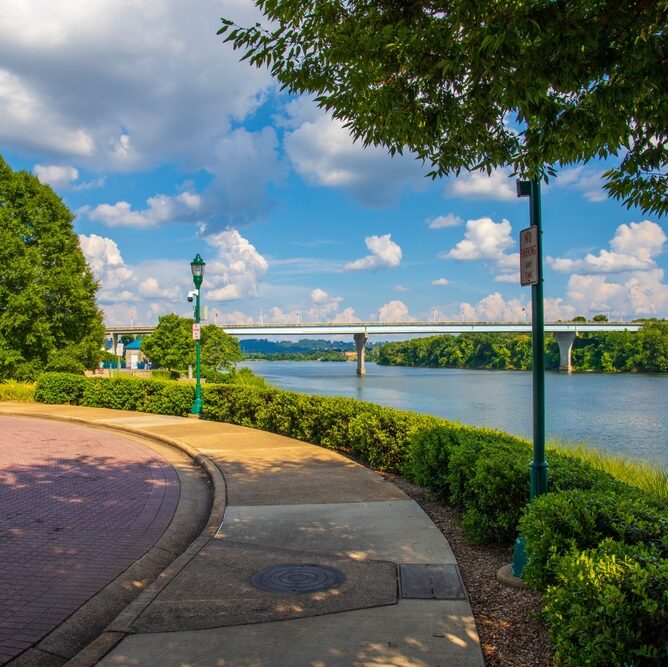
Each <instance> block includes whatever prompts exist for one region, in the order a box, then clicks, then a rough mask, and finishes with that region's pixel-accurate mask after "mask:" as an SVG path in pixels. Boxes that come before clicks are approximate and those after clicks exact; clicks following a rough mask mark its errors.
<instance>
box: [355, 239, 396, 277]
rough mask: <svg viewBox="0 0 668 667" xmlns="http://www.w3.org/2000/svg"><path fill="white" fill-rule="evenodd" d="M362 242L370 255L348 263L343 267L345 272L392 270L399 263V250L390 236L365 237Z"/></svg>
mask: <svg viewBox="0 0 668 667" xmlns="http://www.w3.org/2000/svg"><path fill="white" fill-rule="evenodd" d="M364 242H365V243H366V247H367V248H368V249H369V250H370V251H371V255H367V256H366V257H361V258H360V259H356V260H355V261H354V262H348V264H346V265H345V269H346V270H347V271H361V270H363V269H386V268H394V267H397V266H399V264H400V263H401V248H400V247H399V245H398V244H397V243H395V242H394V241H393V240H392V235H391V234H384V235H383V236H367V237H366V239H364Z"/></svg>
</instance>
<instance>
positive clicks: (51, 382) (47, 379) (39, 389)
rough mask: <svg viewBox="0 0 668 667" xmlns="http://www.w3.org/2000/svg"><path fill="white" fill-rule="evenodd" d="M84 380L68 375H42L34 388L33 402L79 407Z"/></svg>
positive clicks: (82, 377) (80, 376) (81, 377)
mask: <svg viewBox="0 0 668 667" xmlns="http://www.w3.org/2000/svg"><path fill="white" fill-rule="evenodd" d="M85 385H86V378H85V377H84V376H83V375H71V374H70V373H42V374H41V375H40V376H39V378H38V379H37V384H36V386H35V400H36V401H39V402H41V403H66V404H70V405H80V403H81V398H82V396H83V393H84V388H85Z"/></svg>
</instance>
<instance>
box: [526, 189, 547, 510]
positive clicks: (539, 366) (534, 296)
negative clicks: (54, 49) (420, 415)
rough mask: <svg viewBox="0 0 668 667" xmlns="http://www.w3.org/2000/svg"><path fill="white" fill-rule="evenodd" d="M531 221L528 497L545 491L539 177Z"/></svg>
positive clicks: (531, 200)
mask: <svg viewBox="0 0 668 667" xmlns="http://www.w3.org/2000/svg"><path fill="white" fill-rule="evenodd" d="M529 205H530V207H531V209H530V221H531V224H532V225H535V226H536V231H537V232H538V257H537V264H538V266H537V268H538V282H537V283H536V284H535V285H532V286H531V311H532V320H533V321H532V327H531V328H532V352H533V461H532V462H531V469H530V470H531V475H530V477H531V498H535V497H536V496H540V495H542V494H543V493H547V461H546V460H545V316H544V310H543V249H542V245H543V229H542V221H541V211H540V180H539V179H538V178H534V179H532V181H531V196H530V200H529Z"/></svg>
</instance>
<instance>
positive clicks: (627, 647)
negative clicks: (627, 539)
mask: <svg viewBox="0 0 668 667" xmlns="http://www.w3.org/2000/svg"><path fill="white" fill-rule="evenodd" d="M556 581H557V585H556V586H551V587H550V588H548V590H547V592H546V593H545V595H544V597H543V600H544V603H545V609H544V617H545V620H546V622H547V624H548V629H549V635H550V640H551V642H552V644H553V646H554V647H555V662H556V663H557V664H559V665H563V666H564V667H582V666H583V665H591V666H592V667H593V666H594V665H610V666H611V667H627V666H632V665H634V666H635V665H638V666H639V665H657V667H658V665H661V664H664V665H665V664H666V661H668V630H667V628H668V625H667V624H666V618H667V617H668V560H666V557H665V554H661V553H659V552H658V551H657V550H656V549H651V548H647V547H645V546H642V545H634V546H630V545H627V544H624V543H621V542H616V541H612V540H606V541H604V542H603V543H602V544H601V545H599V546H598V547H596V548H594V549H589V550H585V551H583V552H578V551H573V552H571V553H569V554H567V555H566V556H564V557H563V558H562V559H561V560H560V561H559V564H558V567H557V570H556Z"/></svg>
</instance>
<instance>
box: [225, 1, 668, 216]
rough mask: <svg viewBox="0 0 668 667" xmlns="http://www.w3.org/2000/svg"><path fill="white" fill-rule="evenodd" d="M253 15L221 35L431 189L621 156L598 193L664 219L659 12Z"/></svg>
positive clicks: (263, 6)
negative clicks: (436, 183)
mask: <svg viewBox="0 0 668 667" xmlns="http://www.w3.org/2000/svg"><path fill="white" fill-rule="evenodd" d="M256 4H257V5H258V7H259V8H260V10H261V11H262V12H263V13H264V15H265V17H266V19H267V24H266V25H267V26H270V27H269V28H266V29H265V28H264V27H263V25H261V24H255V25H254V26H251V27H248V28H244V27H241V26H237V25H235V24H234V23H233V22H231V21H229V20H227V19H223V26H222V28H221V29H220V30H219V34H221V35H222V36H223V37H224V39H225V41H226V42H229V43H231V44H232V46H233V48H234V49H236V50H239V51H240V52H241V53H242V59H248V60H250V62H251V63H253V64H254V65H255V66H257V67H267V68H268V69H269V70H270V71H271V73H272V74H273V75H274V76H275V77H276V78H277V79H278V81H279V82H280V84H281V85H282V87H283V88H285V89H287V90H289V91H290V92H292V93H308V94H310V95H312V96H313V97H315V98H316V99H317V101H318V103H319V104H320V105H321V106H322V107H323V108H325V109H327V110H329V111H331V113H332V114H333V116H334V117H335V118H338V119H340V120H342V121H343V122H344V124H345V125H346V126H347V127H349V129H350V131H351V134H352V135H353V136H354V137H355V138H356V139H359V140H361V141H362V143H363V144H364V145H370V144H373V145H379V144H380V145H383V146H385V147H386V148H387V149H388V150H389V151H390V153H395V152H400V151H401V150H403V149H408V150H410V151H412V152H414V153H415V154H416V155H417V156H418V158H420V159H423V160H426V161H428V162H429V163H430V164H431V165H432V167H433V170H432V175H433V176H434V177H436V176H444V175H448V174H451V173H457V172H458V171H459V170H460V169H468V170H473V169H481V170H485V171H489V170H490V169H492V168H495V167H499V166H505V165H509V166H511V167H512V168H513V170H514V171H516V172H517V173H518V174H519V175H520V176H522V177H525V178H526V177H534V176H543V175H547V174H549V168H550V167H551V166H554V165H558V164H561V165H568V164H573V163H576V162H582V161H585V162H586V161H588V160H591V159H593V158H596V157H601V156H607V155H613V156H614V155H618V154H621V155H622V158H621V161H620V163H619V165H618V166H617V167H615V168H613V169H612V170H610V171H609V172H608V173H607V175H606V179H607V180H608V183H607V186H608V187H607V189H608V192H609V193H610V195H611V196H613V197H615V198H617V199H621V200H622V201H624V202H625V203H626V204H627V205H638V206H640V207H641V208H642V209H643V210H645V211H648V212H649V211H652V212H655V213H658V214H663V213H665V212H666V211H667V210H668V197H666V194H667V193H666V188H667V183H668V174H667V173H666V164H668V148H667V147H666V146H667V143H668V142H667V139H668V124H667V123H666V115H665V109H666V102H667V101H668V100H667V99H666V97H667V93H666V91H667V90H668V86H667V85H666V84H667V83H668V74H667V72H668V68H667V67H665V66H663V65H665V60H666V56H665V52H666V31H665V19H666V11H667V3H666V0H661V1H660V2H646V0H629V1H628V2H623V3H619V2H617V1H616V0H583V1H581V2H549V1H548V0H537V1H536V2H491V1H490V0H485V1H483V0H478V1H472V0H449V1H448V2H429V3H418V2H395V1H393V0H380V1H374V2H368V1H365V2H344V1H343V0H317V1H316V0H257V1H256ZM515 121H516V122H515ZM621 151H623V152H621Z"/></svg>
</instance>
